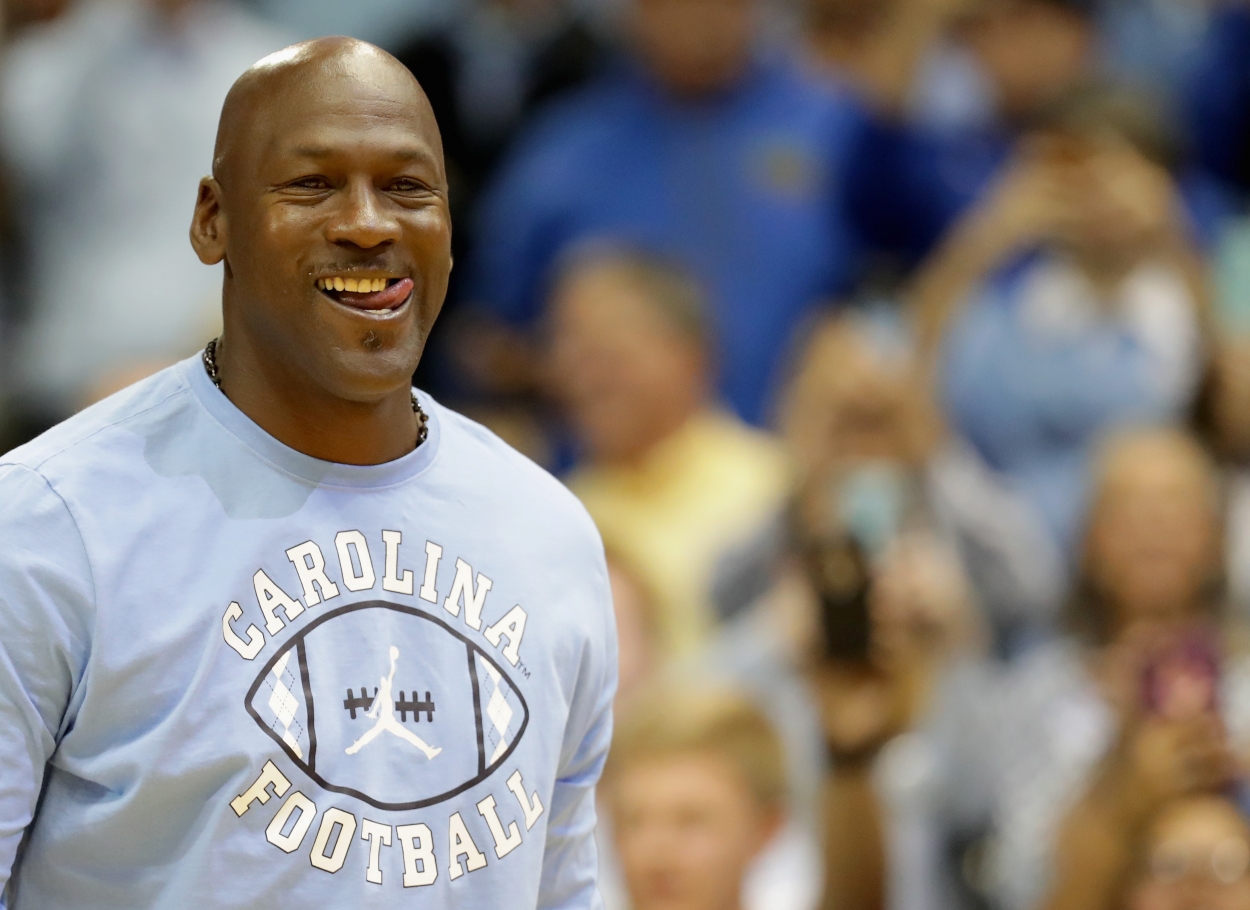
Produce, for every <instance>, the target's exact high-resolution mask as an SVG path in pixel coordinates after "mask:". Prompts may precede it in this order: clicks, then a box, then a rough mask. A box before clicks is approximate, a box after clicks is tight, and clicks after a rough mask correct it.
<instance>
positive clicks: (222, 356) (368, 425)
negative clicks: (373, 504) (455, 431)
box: [217, 336, 418, 465]
mask: <svg viewBox="0 0 1250 910" xmlns="http://www.w3.org/2000/svg"><path fill="white" fill-rule="evenodd" d="M217 366H218V371H219V376H220V379H221V390H222V392H223V393H224V394H225V395H226V397H227V398H229V399H230V401H231V402H232V403H233V404H234V405H235V407H237V408H238V409H239V410H240V411H242V412H243V413H244V414H246V415H247V416H248V417H249V418H251V420H252V421H253V422H255V423H256V424H257V425H258V426H259V427H260V428H261V429H263V430H264V431H265V432H266V433H268V434H269V435H270V436H273V437H274V438H275V439H277V440H278V441H279V442H281V443H283V444H284V445H287V446H289V447H290V448H292V449H295V450H296V451H298V452H303V453H304V454H305V455H309V456H311V457H313V458H319V459H321V460H322V461H331V462H336V463H338V464H354V465H372V464H384V463H385V462H388V461H394V460H395V459H397V458H402V457H403V456H404V455H407V454H408V453H409V452H411V451H412V450H413V448H414V447H415V446H416V442H417V433H418V420H417V415H416V414H415V413H414V412H413V409H412V397H411V394H412V393H411V390H410V389H409V388H408V387H406V386H405V387H401V388H397V389H395V390H394V392H392V393H388V394H387V395H386V396H384V397H383V398H381V399H379V400H376V401H368V402H359V401H348V400H345V399H343V398H339V397H337V396H335V395H333V394H331V393H330V392H329V391H327V390H326V389H323V388H319V387H318V386H316V385H315V384H314V383H312V382H311V381H310V380H309V379H308V377H306V376H300V375H292V374H291V373H290V372H288V371H286V370H284V369H283V368H282V367H280V366H278V365H276V364H275V363H274V361H272V360H265V359H262V358H260V357H256V356H253V352H252V351H251V350H250V349H249V345H248V344H247V341H246V339H241V340H240V339H238V336H231V338H230V339H229V340H225V339H223V340H222V341H220V342H219V343H218V349H217Z"/></svg>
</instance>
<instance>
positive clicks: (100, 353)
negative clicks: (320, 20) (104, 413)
mask: <svg viewBox="0 0 1250 910" xmlns="http://www.w3.org/2000/svg"><path fill="white" fill-rule="evenodd" d="M285 43H286V41H285V39H284V38H283V37H281V36H279V35H277V34H275V33H274V32H273V31H271V30H270V29H269V28H268V27H266V26H264V25H262V24H260V23H259V22H258V21H257V20H255V19H253V18H252V17H251V16H250V15H248V14H246V13H245V12H243V11H242V10H241V9H240V8H238V7H236V6H234V5H231V4H230V3H228V2H209V0H85V2H82V3H79V4H77V5H75V6H74V7H72V8H71V9H70V10H69V11H68V12H67V13H66V14H65V15H63V16H62V17H61V18H59V19H57V20H55V21H52V22H50V23H47V24H45V25H40V26H32V27H30V28H29V29H28V30H26V31H25V32H24V33H23V34H22V35H20V36H19V37H18V39H17V40H16V41H15V42H14V43H13V44H12V45H11V46H10V47H9V48H8V49H7V53H6V55H5V59H4V62H3V65H2V71H0V151H2V152H3V155H4V157H5V162H6V164H7V166H8V167H9V169H10V171H11V173H12V175H13V178H14V183H15V194H16V199H17V203H16V204H17V205H18V206H19V208H20V211H21V212H22V213H23V217H22V219H21V220H20V222H19V224H20V227H21V228H22V229H23V230H24V232H25V236H24V237H23V238H22V241H23V248H24V250H25V253H26V258H27V261H26V262H25V263H24V264H25V266H26V271H25V281H24V288H25V295H26V297H27V298H28V300H27V301H26V306H24V308H23V309H24V311H25V312H26V314H27V318H26V323H25V325H24V331H23V334H22V339H21V342H20V347H19V350H18V353H17V358H16V359H17V363H16V365H15V366H16V373H17V376H16V379H17V383H18V394H19V396H20V397H21V400H22V403H23V405H24V406H25V407H26V408H27V409H29V410H32V411H34V412H36V413H37V414H38V416H39V417H40V418H42V419H44V420H45V421H46V422H47V423H48V424H51V423H52V422H54V421H56V420H59V419H61V418H63V417H65V416H66V415H67V414H69V413H72V412H73V411H74V410H76V409H77V408H78V407H81V406H82V405H83V404H84V403H86V402H87V401H88V400H89V399H91V398H94V397H98V396H99V395H101V394H103V393H105V392H107V391H111V390H113V389H114V388H117V387H120V386H121V385H123V384H125V383H126V382H127V381H129V380H132V379H134V378H138V376H140V375H142V374H143V373H145V372H149V371H151V370H153V369H156V368H159V367H163V366H166V365H168V364H169V363H172V362H174V361H175V360H177V359H179V358H181V357H183V356H185V355H186V354H187V353H189V352H190V351H193V350H194V349H195V348H196V347H198V346H199V345H201V344H202V343H203V340H204V339H205V338H207V337H211V336H212V334H213V331H214V324H215V323H214V319H215V317H214V316H213V313H214V310H215V308H216V307H217V302H216V301H217V297H218V296H219V291H218V289H217V284H218V280H219V279H218V277H217V275H216V274H215V273H214V272H213V271H211V270H209V269H205V268H204V267H203V266H202V265H200V263H199V261H198V260H197V259H196V258H195V255H194V253H193V252H192V250H191V248H190V246H189V245H188V243H187V239H186V238H187V224H188V221H187V219H188V218H189V216H190V211H191V206H192V203H193V202H194V199H193V198H192V197H191V196H189V195H187V187H188V186H193V185H195V184H196V183H197V182H198V180H199V178H200V177H202V176H203V175H204V174H206V173H208V172H209V170H210V166H211V152H210V150H211V149H212V147H213V135H214V132H215V130H216V125H217V124H216V120H217V118H216V112H217V111H218V110H219V109H220V107H221V102H222V99H223V98H224V97H225V94H226V91H227V89H229V87H230V85H231V83H232V82H233V80H234V79H235V78H236V77H237V76H238V75H239V73H240V72H242V71H243V70H244V69H246V68H247V67H248V66H249V65H251V63H253V62H254V61H255V60H256V59H257V58H259V57H262V56H264V55H265V54H267V53H269V52H270V51H273V50H274V49H276V48H279V47H281V46H283V45H284V44H285Z"/></svg>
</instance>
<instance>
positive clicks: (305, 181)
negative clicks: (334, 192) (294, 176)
mask: <svg viewBox="0 0 1250 910" xmlns="http://www.w3.org/2000/svg"><path fill="white" fill-rule="evenodd" d="M329 186H330V184H329V182H328V181H327V180H326V179H325V178H324V177H301V178H300V179H299V180H296V181H295V182H294V183H292V184H291V187H292V189H297V190H324V189H328V188H329Z"/></svg>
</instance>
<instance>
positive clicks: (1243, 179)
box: [1188, 4, 1250, 190]
mask: <svg viewBox="0 0 1250 910" xmlns="http://www.w3.org/2000/svg"><path fill="white" fill-rule="evenodd" d="M1198 60H1199V64H1198V70H1197V73H1196V74H1195V76H1194V79H1193V83H1192V85H1191V86H1190V91H1189V96H1188V103H1189V127H1190V130H1191V131H1192V133H1193V139H1194V150H1195V152H1196V154H1197V156H1198V159H1199V160H1200V161H1201V162H1202V165H1203V166H1204V167H1205V168H1207V169H1208V170H1209V171H1210V172H1211V173H1213V174H1215V175H1216V176H1217V177H1220V178H1222V179H1223V180H1226V181H1228V182H1229V183H1230V184H1233V185H1236V186H1238V187H1240V188H1241V189H1242V190H1250V7H1246V6H1243V5H1241V4H1225V5H1224V6H1223V7H1221V8H1220V9H1218V10H1217V11H1216V12H1215V13H1214V14H1213V16H1212V20H1211V24H1210V27H1209V30H1208V32H1207V36H1206V41H1205V42H1204V44H1203V47H1202V53H1201V54H1200V55H1199V56H1198Z"/></svg>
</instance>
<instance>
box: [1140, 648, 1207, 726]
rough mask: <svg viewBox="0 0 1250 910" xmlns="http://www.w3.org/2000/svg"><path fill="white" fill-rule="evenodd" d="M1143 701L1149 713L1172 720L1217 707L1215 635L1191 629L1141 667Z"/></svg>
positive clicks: (1192, 715)
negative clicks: (1191, 630)
mask: <svg viewBox="0 0 1250 910" xmlns="http://www.w3.org/2000/svg"><path fill="white" fill-rule="evenodd" d="M1142 703H1143V706H1144V707H1145V709H1146V710H1147V711H1148V712H1149V713H1151V714H1154V715H1156V716H1158V717H1164V718H1167V719H1169V720H1180V719H1184V718H1187V717H1195V716H1197V715H1200V714H1208V713H1210V712H1213V711H1218V710H1219V707H1220V651H1219V647H1218V645H1217V643H1216V640H1215V636H1213V635H1211V634H1209V633H1206V632H1191V633H1188V634H1186V635H1183V636H1180V637H1178V638H1177V639H1176V640H1175V641H1173V642H1171V643H1169V644H1168V645H1166V646H1164V647H1162V648H1160V649H1159V650H1158V651H1157V652H1155V654H1154V655H1152V656H1151V658H1150V659H1149V660H1148V661H1147V663H1146V666H1145V667H1144V668H1143V670H1142Z"/></svg>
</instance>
